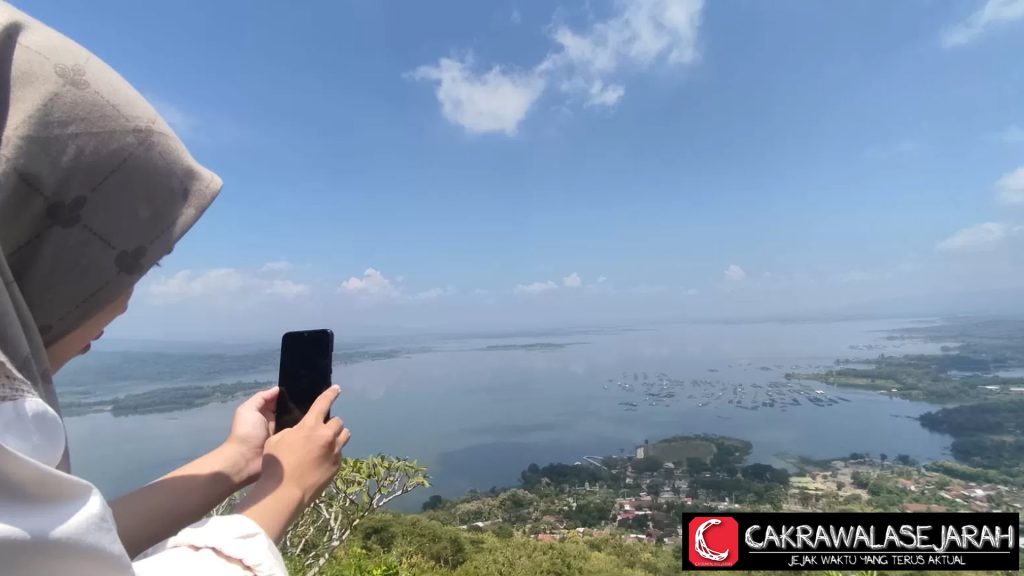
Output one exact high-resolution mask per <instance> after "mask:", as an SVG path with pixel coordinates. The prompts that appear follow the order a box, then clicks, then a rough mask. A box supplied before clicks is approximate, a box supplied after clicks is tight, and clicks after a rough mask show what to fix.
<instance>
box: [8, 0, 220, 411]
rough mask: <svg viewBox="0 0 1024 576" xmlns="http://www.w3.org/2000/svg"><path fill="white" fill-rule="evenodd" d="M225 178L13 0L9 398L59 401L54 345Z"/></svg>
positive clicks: (184, 225) (113, 77) (134, 275)
mask: <svg viewBox="0 0 1024 576" xmlns="http://www.w3.org/2000/svg"><path fill="white" fill-rule="evenodd" d="M220 187H221V181H220V178H218V177H217V176H216V175H215V174H213V173H212V172H209V171H208V170H206V169H205V168H203V167H202V166H200V165H199V164H197V163H196V162H195V160H193V159H192V157H191V156H190V155H189V153H188V151H187V150H186V149H185V146H184V145H183V144H182V143H181V141H180V140H178V138H177V137H176V136H175V135H174V133H173V132H172V131H171V129H170V127H168V125H167V123H166V122H164V120H163V119H162V118H160V116H159V115H158V114H157V113H156V111H155V110H154V109H153V107H152V106H150V104H149V103H148V102H146V100H145V99H144V98H143V97H142V96H141V95H140V94H139V93H138V92H136V91H135V89H133V88H132V87H131V86H130V85H129V84H128V83H127V82H126V81H125V80H124V79H123V78H121V76H119V75H118V74H117V73H116V72H114V71H113V70H112V69H111V68H110V67H109V66H107V65H106V64H105V63H103V62H102V61H101V60H100V59H99V58H97V57H96V56H95V55H93V54H91V53H90V52H89V51H87V50H85V49H84V48H82V47H81V46H79V45H78V44H76V43H75V42H73V41H72V40H70V39H68V38H66V37H65V36H63V35H61V34H60V33H58V32H56V31H54V30H52V29H50V28H48V27H47V26H45V25H44V24H42V23H40V22H38V21H36V20H34V19H32V18H31V17H30V16H27V15H26V14H24V13H22V12H20V11H18V10H17V9H15V8H13V7H12V6H10V5H9V4H7V3H5V2H0V281H2V282H3V286H2V287H0V402H2V401H9V400H14V399H17V398H23V397H28V396H32V395H37V396H39V397H41V398H43V399H45V400H46V402H47V403H49V404H50V405H51V406H52V407H53V408H54V409H55V410H58V404H57V397H56V394H55V393H54V390H53V382H52V379H51V374H50V370H49V363H48V361H47V358H46V352H45V348H46V346H48V345H50V344H53V343H54V342H56V341H58V340H59V339H61V338H62V337H63V336H66V335H67V334H69V333H70V332H71V331H73V330H74V329H75V328H77V327H79V326H81V325H82V324H83V323H84V322H86V321H87V320H88V319H90V318H91V317H93V316H95V314H97V313H98V312H99V311H101V310H102V309H104V308H105V307H106V306H108V305H110V304H111V303H112V302H114V301H115V300H116V299H117V298H119V297H120V296H122V295H123V294H125V293H126V292H127V291H128V289H129V288H130V287H131V286H133V285H134V284H135V283H136V282H138V280H139V278H141V277H142V275H143V274H144V273H145V272H146V271H147V270H149V269H150V267H152V266H153V264H154V263H156V262H157V261H158V260H159V259H160V258H161V257H163V256H164V255H166V254H168V253H169V252H170V251H171V248H172V247H173V246H174V243H175V242H177V241H178V239H179V238H181V236H182V235H183V234H185V232H186V231H188V229H189V228H190V227H191V226H192V224H194V223H195V221H196V220H197V219H198V218H199V216H200V215H202V213H203V211H204V210H205V209H206V207H207V206H209V204H210V202H212V201H213V199H214V197H215V196H216V195H217V193H218V192H219V191H220ZM58 412H59V410H58Z"/></svg>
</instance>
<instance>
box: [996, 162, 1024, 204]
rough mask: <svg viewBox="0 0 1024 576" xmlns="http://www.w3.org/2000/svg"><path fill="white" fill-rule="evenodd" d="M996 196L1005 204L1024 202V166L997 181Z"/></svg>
mask: <svg viewBox="0 0 1024 576" xmlns="http://www.w3.org/2000/svg"><path fill="white" fill-rule="evenodd" d="M996 196H997V197H998V198H999V201H1000V202H1002V203H1004V204H1024V166H1021V167H1020V168H1017V169H1016V170H1014V171H1013V172H1010V173H1008V174H1004V175H1003V177H1002V178H1000V179H999V180H998V181H997V182H996Z"/></svg>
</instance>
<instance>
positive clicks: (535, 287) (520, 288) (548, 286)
mask: <svg viewBox="0 0 1024 576" xmlns="http://www.w3.org/2000/svg"><path fill="white" fill-rule="evenodd" d="M552 290H558V284H555V283H554V282H552V281H551V280H547V281H545V282H534V283H532V284H519V285H517V286H516V287H515V289H514V290H513V291H514V292H515V293H516V294H530V295H535V294H542V293H544V292H550V291H552Z"/></svg>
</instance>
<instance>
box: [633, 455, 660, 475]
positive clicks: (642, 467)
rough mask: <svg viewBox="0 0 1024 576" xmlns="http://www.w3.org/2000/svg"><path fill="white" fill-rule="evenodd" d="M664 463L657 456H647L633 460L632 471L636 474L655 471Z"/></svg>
mask: <svg viewBox="0 0 1024 576" xmlns="http://www.w3.org/2000/svg"><path fill="white" fill-rule="evenodd" d="M664 465H665V463H664V462H662V460H661V458H658V457H657V456H648V457H646V458H641V459H640V460H633V471H634V472H636V473H638V474H643V473H650V472H657V471H658V470H661V467H662V466H664Z"/></svg>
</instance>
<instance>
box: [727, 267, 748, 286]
mask: <svg viewBox="0 0 1024 576" xmlns="http://www.w3.org/2000/svg"><path fill="white" fill-rule="evenodd" d="M723 274H724V275H725V279H726V280H730V281H733V282H739V281H741V280H746V278H747V273H746V271H744V270H743V268H740V267H739V266H737V265H735V264H729V267H728V268H726V269H725V271H724V272H723Z"/></svg>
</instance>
